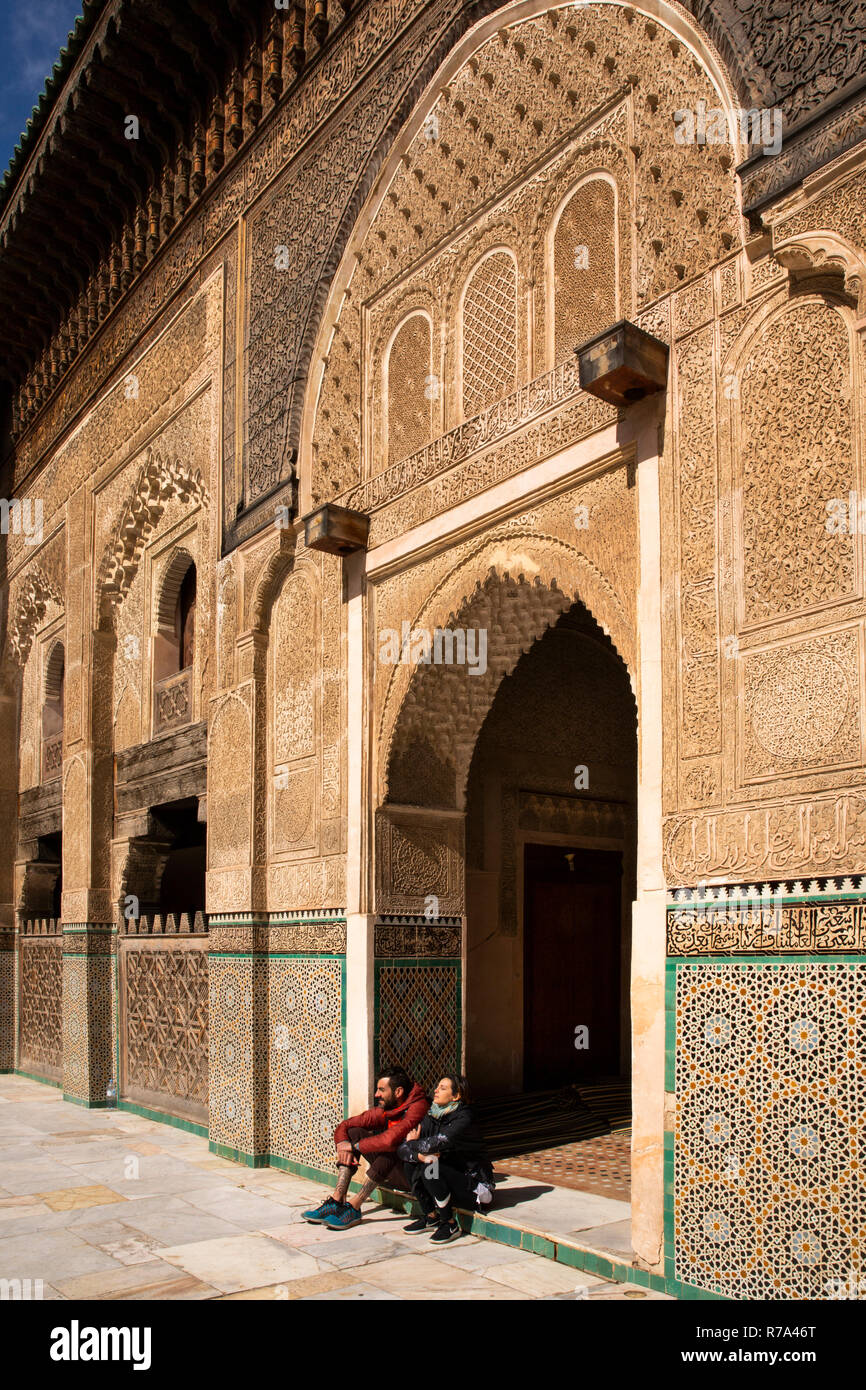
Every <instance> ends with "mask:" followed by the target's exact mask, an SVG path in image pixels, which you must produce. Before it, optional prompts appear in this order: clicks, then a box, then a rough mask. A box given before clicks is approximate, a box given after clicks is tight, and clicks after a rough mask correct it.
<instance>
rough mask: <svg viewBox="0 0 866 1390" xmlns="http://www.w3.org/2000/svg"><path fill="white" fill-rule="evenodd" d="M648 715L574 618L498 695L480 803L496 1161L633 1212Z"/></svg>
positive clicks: (486, 1046)
mask: <svg viewBox="0 0 866 1390" xmlns="http://www.w3.org/2000/svg"><path fill="white" fill-rule="evenodd" d="M636 841H637V715H636V707H635V701H634V696H633V693H632V689H631V684H630V681H629V676H628V672H627V670H626V668H625V665H624V663H623V661H622V660H621V658H620V657H619V655H618V654H617V652H616V650H615V648H614V647H613V645H612V643H611V641H610V639H609V638H608V637H607V636H606V635H605V634H604V632H603V631H602V629H601V628H600V627H599V625H598V624H597V623H596V621H595V620H594V618H593V617H592V614H591V613H590V612H589V610H588V609H587V608H586V607H584V605H583V604H581V603H575V604H573V605H572V606H571V607H570V608H568V609H567V610H566V611H565V612H564V613H563V614H562V615H561V617H560V618H559V619H558V620H557V621H556V622H555V623H554V624H553V625H552V626H550V627H548V628H547V630H546V631H545V632H544V633H543V634H542V635H541V636H539V637H537V638H536V640H535V641H534V642H533V643H532V645H531V646H530V647H529V649H528V650H527V651H526V652H524V654H523V656H522V657H521V658H520V660H519V661H518V662H517V664H516V666H515V667H514V669H513V671H512V672H511V674H509V675H507V676H505V677H504V678H503V680H502V681H501V683H500V685H499V687H498V689H497V691H496V694H495V696H494V698H493V702H492V704H491V707H490V710H489V712H488V714H487V717H486V718H485V720H484V723H483V725H482V727H481V730H480V733H479V736H478V739H477V742H476V745H475V749H474V752H473V755H472V761H471V765H470V770H469V777H468V781H467V795H466V915H467V941H466V1067H467V1073H468V1075H469V1076H470V1077H471V1079H472V1085H473V1089H474V1092H475V1095H476V1096H477V1098H478V1099H479V1101H480V1102H481V1104H482V1107H483V1109H484V1111H485V1114H486V1123H487V1128H488V1130H489V1133H490V1136H491V1141H492V1145H493V1149H494V1153H495V1155H496V1156H497V1157H498V1158H499V1159H500V1160H501V1161H502V1162H503V1163H504V1164H505V1165H506V1167H507V1169H508V1171H512V1172H516V1173H517V1172H519V1173H530V1172H531V1173H533V1175H538V1176H542V1177H548V1178H550V1180H551V1181H554V1182H556V1181H565V1182H566V1183H567V1185H568V1186H573V1187H579V1186H584V1187H588V1188H590V1190H593V1191H596V1192H598V1193H600V1194H603V1195H608V1196H617V1197H619V1198H627V1196H628V1169H629V1164H628V1147H629V1141H628V1133H629V1131H628V1126H629V1122H630V1114H631V1096H630V1071H631V1066H630V1060H631V1018H630V958H631V917H632V903H633V900H634V898H635V895H636V882H635V880H636Z"/></svg>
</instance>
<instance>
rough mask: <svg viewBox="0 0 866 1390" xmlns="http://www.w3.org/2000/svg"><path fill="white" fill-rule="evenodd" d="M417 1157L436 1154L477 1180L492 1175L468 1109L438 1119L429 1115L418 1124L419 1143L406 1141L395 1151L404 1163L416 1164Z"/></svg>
mask: <svg viewBox="0 0 866 1390" xmlns="http://www.w3.org/2000/svg"><path fill="white" fill-rule="evenodd" d="M419 1154H438V1155H439V1157H440V1158H441V1159H442V1160H443V1161H444V1162H445V1163H447V1164H448V1165H449V1166H450V1167H452V1168H459V1169H461V1170H462V1171H463V1172H466V1173H468V1172H471V1173H473V1174H478V1175H479V1176H488V1175H491V1174H492V1169H491V1166H490V1159H489V1158H488V1156H487V1150H486V1148H485V1145H484V1136H483V1134H482V1132H481V1126H480V1125H479V1123H478V1121H477V1120H476V1118H475V1115H474V1114H473V1111H472V1107H471V1106H470V1105H463V1104H460V1105H458V1106H457V1109H456V1110H451V1111H449V1112H448V1114H447V1115H440V1116H439V1117H438V1119H437V1117H436V1116H435V1115H433V1114H431V1113H430V1112H428V1113H427V1114H426V1115H425V1116H424V1119H423V1120H422V1121H421V1134H420V1137H419V1138H418V1139H411V1140H406V1141H405V1142H404V1143H402V1144H401V1145H400V1147H399V1148H398V1150H397V1156H398V1157H399V1158H401V1159H402V1160H403V1162H404V1163H417V1162H418V1155H419Z"/></svg>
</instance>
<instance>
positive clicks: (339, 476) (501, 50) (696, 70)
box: [299, 0, 742, 510]
mask: <svg viewBox="0 0 866 1390" xmlns="http://www.w3.org/2000/svg"><path fill="white" fill-rule="evenodd" d="M652 10H653V13H652V14H648V13H647V12H646V10H641V9H638V8H636V7H632V6H627V5H619V4H593V5H588V6H577V7H575V8H574V9H573V11H571V10H568V11H567V10H565V9H563V8H556V7H553V8H550V7H549V6H546V5H543V4H538V5H536V4H520V5H509V6H503V7H502V8H501V9H500V10H498V11H497V13H496V15H495V16H493V17H491V18H489V19H486V20H482V21H480V22H479V23H478V24H477V25H476V26H475V27H474V28H473V30H472V31H471V32H470V33H469V34H467V35H466V36H465V37H464V38H463V39H462V40H461V41H460V42H459V43H457V44H456V45H455V46H454V48H453V49H452V52H451V53H450V54H449V55H448V57H447V58H446V59H445V61H444V62H443V63H442V64H441V65H440V67H439V69H438V71H437V72H436V74H435V76H433V77H432V79H431V81H430V83H429V84H428V85H427V87H426V89H425V90H424V92H423V95H422V96H421V97H420V99H419V100H418V102H417V104H416V105H415V107H414V110H413V111H412V112H411V115H410V116H409V118H408V120H407V121H406V122H405V124H404V125H403V127H402V129H401V130H400V132H399V134H398V135H397V138H396V139H392V140H391V143H390V148H389V150H388V152H387V153H386V154H384V157H383V163H382V165H381V169H380V172H379V175H378V177H377V179H376V181H375V184H374V185H373V187H372V190H371V192H370V194H369V196H368V197H367V198H366V199H365V202H364V205H363V207H362V208H361V209H360V211H359V212H358V215H357V217H356V218H355V224H354V225H355V229H354V231H353V232H350V233H349V234H348V236H347V243H346V245H345V249H344V250H343V253H342V258H341V260H340V263H339V266H338V269H337V271H336V274H335V276H334V279H333V281H332V283H331V286H330V289H329V291H328V294H327V296H326V298H325V301H324V307H323V314H322V318H321V320H320V323H319V327H318V330H317V334H316V339H315V342H311V354H310V361H311V365H310V373H309V383H308V388H307V390H306V392H305V396H304V406H303V412H302V416H303V418H302V419H301V420H300V421H299V423H300V448H299V456H300V467H299V473H300V492H301V505H302V510H307V509H309V507H310V506H311V505H313V502H312V499H313V498H315V500H316V502H323V501H327V500H333V499H336V498H337V497H338V496H344V495H346V494H348V493H349V492H350V491H351V489H352V487H353V486H356V485H357V483H358V482H360V480H361V479H360V470H361V461H362V453H363V450H362V446H361V433H362V429H361V424H358V425H356V423H355V418H354V417H355V416H357V417H359V419H361V418H362V417H363V416H364V414H365V411H366V409H367V406H368V402H367V401H366V399H365V395H364V392H362V390H361V387H360V382H359V377H358V373H357V370H356V368H355V367H354V366H353V363H354V362H356V361H357V360H358V358H359V355H360V353H361V351H362V336H363V335H362V329H361V324H362V321H363V316H364V305H365V303H368V302H374V301H375V298H376V296H377V295H378V294H380V293H382V292H384V291H386V290H388V291H389V292H390V290H391V288H392V287H393V286H394V285H396V284H397V283H399V282H400V279H401V277H403V278H404V279H406V280H407V282H408V279H409V278H411V277H412V276H414V274H415V272H416V270H420V269H422V268H423V267H424V266H425V264H426V263H427V262H428V258H431V257H433V256H436V255H438V254H439V251H440V249H441V248H442V247H443V246H445V245H447V244H448V243H449V242H450V243H451V244H454V245H455V249H456V243H457V240H458V238H459V236H460V235H461V234H463V232H464V231H465V230H466V229H468V228H469V227H470V226H472V225H474V223H475V222H476V220H477V219H478V218H479V217H480V216H485V215H486V213H487V210H488V209H490V208H493V207H495V205H496V203H497V202H498V201H499V200H500V199H501V198H503V197H505V196H510V190H512V189H516V188H518V187H519V186H520V180H521V178H524V179H525V180H526V181H529V180H531V178H532V171H533V169H534V168H535V169H537V168H539V167H541V165H542V163H543V161H544V160H547V159H553V158H554V157H555V156H556V153H557V151H558V150H559V149H561V148H562V146H563V145H564V143H565V142H566V141H567V140H568V139H569V138H573V137H574V136H575V135H578V134H579V132H580V131H581V129H585V130H588V129H589V128H590V127H593V128H595V127H596V126H597V127H598V134H599V136H600V137H601V136H602V134H603V131H602V126H604V127H605V133H608V134H609V131H608V130H607V125H606V123H607V122H609V121H610V120H611V119H612V118H611V114H610V112H611V109H612V108H613V106H614V105H615V104H616V103H617V102H619V103H622V100H623V93H624V88H625V86H626V83H627V80H628V75H629V74H633V75H634V76H636V77H638V78H639V81H638V82H636V83H634V84H633V85H632V86H631V90H630V93H629V96H628V100H629V102H630V103H631V111H632V116H633V121H632V129H630V130H628V131H627V132H626V133H625V134H624V136H623V147H624V149H625V148H626V147H627V146H629V145H630V146H631V150H632V153H633V154H636V155H637V158H636V160H634V161H632V158H631V155H628V154H627V155H626V158H627V159H628V161H629V165H630V166H632V164H633V172H634V182H635V201H634V207H633V217H634V219H635V221H636V224H637V225H638V226H639V227H640V228H641V233H642V234H641V237H640V239H639V241H638V242H637V243H636V245H635V243H634V242H633V243H632V244H630V246H629V254H628V255H627V256H626V255H624V256H623V262H624V263H629V264H631V263H633V262H635V261H636V264H635V281H636V295H637V303H636V305H635V308H636V309H637V308H640V306H641V305H645V304H648V303H650V302H651V301H652V300H653V299H655V298H657V297H658V296H659V295H661V294H663V293H666V292H668V291H670V290H675V289H677V288H678V286H679V284H680V283H682V282H683V281H685V280H688V279H691V278H692V277H693V276H694V275H696V274H698V273H700V272H704V271H706V270H707V269H708V268H709V267H710V266H711V265H712V264H714V263H715V262H716V261H717V260H718V259H719V257H720V256H722V255H723V254H725V252H726V250H727V249H728V248H730V247H731V246H732V245H733V244H734V243H736V244H738V245H739V244H740V242H741V239H742V225H741V224H742V218H741V217H740V215H739V202H738V190H737V184H736V177H735V173H734V168H733V166H734V165H735V164H736V163H737V162H739V160H740V157H741V153H742V152H741V149H740V140H739V134H738V129H737V122H736V120H735V119H734V113H735V110H736V100H735V97H734V88H733V84H732V82H731V81H730V77H729V74H728V73H727V72H726V70H725V67H724V64H723V62H722V60H721V58H720V57H719V54H718V53H717V51H716V50H715V48H714V46H713V44H712V43H711V42H709V41H708V40H707V38H706V34H705V32H704V31H703V30H702V29H701V27H700V26H699V25H698V24H696V23H695V22H694V21H693V20H692V19H691V18H690V17H689V16H688V15H687V14H686V13H685V12H684V10H683V9H682V8H681V7H680V6H679V5H677V6H673V5H669V4H667V3H665V0H658V3H655V0H654V3H653V5H652ZM545 11H548V12H547V13H545ZM614 54H615V55H616V57H615V58H614V57H613V55H614ZM605 55H607V56H608V57H609V58H611V59H612V62H611V63H609V64H606V63H605ZM538 65H540V66H538ZM539 73H546V74H553V80H551V81H550V82H548V81H545V80H540V79H539ZM698 100H703V101H705V102H706V103H707V104H708V106H710V107H713V108H721V109H722V110H723V111H724V112H725V113H726V115H727V116H728V118H729V120H730V124H731V128H732V130H733V145H734V150H733V156H734V157H733V159H731V158H730V157H729V156H726V157H725V160H724V162H722V161H721V160H720V159H719V158H718V152H717V151H716V150H715V149H712V148H709V147H703V146H699V145H698V144H697V143H694V144H690V145H686V144H682V145H680V144H678V143H676V142H675V141H674V140H673V137H672V128H673V113H674V111H675V110H676V109H681V108H683V107H685V108H687V109H694V107H695V104H696V102H697V101H698ZM518 108H520V109H518ZM605 110H606V111H607V114H604V112H605ZM599 112H602V114H601V115H599V114H598V113H599ZM434 117H435V120H433V125H432V128H433V129H434V130H435V131H436V138H435V139H431V138H429V135H428V134H427V133H426V130H425V127H426V128H431V127H430V122H431V118H434ZM467 131H471V140H470V139H469V136H468V135H467ZM488 137H490V138H488ZM467 142H468V144H467ZM470 145H471V148H470V147H469V146H470ZM464 146H466V148H464ZM621 191H622V187H621ZM672 200H674V201H672ZM674 202H676V204H677V206H679V207H680V212H679V216H678V217H677V218H673V217H672V216H671V208H672V207H673V206H674ZM422 212H423V214H424V215H423V216H422V215H421V213H422ZM527 222H531V214H530V215H529V216H528V217H527ZM413 231H414V233H415V235H412V233H413ZM635 249H637V256H635ZM335 329H336V332H335ZM536 336H537V335H536ZM335 342H337V343H338V344H339V352H338V353H336V354H335V355H334V356H333V357H331V359H330V361H329V356H330V354H331V346H332V344H333V343H335ZM334 378H339V383H338V384H336V383H335V380H334ZM347 386H348V388H349V392H350V396H351V400H350V403H349V404H348V406H346V404H345V402H344V399H343V392H344V391H345V390H346V389H347ZM323 404H324V406H325V408H326V409H327V410H328V412H329V416H328V427H327V428H321V429H320V427H319V423H318V420H317V411H318V410H319V408H320V407H321V406H322V405H323ZM335 422H336V429H335V428H334V426H335Z"/></svg>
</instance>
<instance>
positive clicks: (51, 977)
mask: <svg viewBox="0 0 866 1390" xmlns="http://www.w3.org/2000/svg"><path fill="white" fill-rule="evenodd" d="M62 940H63V938H62V936H61V933H60V923H59V922H57V921H55V920H54V919H53V918H51V919H45V920H41V921H32V922H25V923H24V925H23V928H22V934H21V938H20V943H21V944H20V956H19V962H20V970H21V977H20V978H21V994H20V1004H19V1015H18V1018H19V1022H18V1029H19V1032H18V1065H19V1067H20V1069H21V1071H27V1072H31V1073H33V1074H34V1075H35V1076H47V1077H49V1078H50V1079H51V1080H56V1079H59V1077H60V1074H61V1072H62V1070H63V988H62V964H63V962H62V956H61V943H62Z"/></svg>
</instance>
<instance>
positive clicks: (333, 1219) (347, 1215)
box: [324, 1202, 361, 1231]
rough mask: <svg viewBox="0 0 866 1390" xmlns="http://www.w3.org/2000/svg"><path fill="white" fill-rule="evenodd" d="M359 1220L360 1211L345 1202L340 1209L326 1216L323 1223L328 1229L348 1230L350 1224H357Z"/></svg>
mask: <svg viewBox="0 0 866 1390" xmlns="http://www.w3.org/2000/svg"><path fill="white" fill-rule="evenodd" d="M360 1220H361V1213H360V1212H359V1211H356V1210H355V1208H354V1207H350V1206H349V1203H348V1202H347V1203H346V1205H345V1206H344V1207H343V1210H342V1211H338V1212H335V1213H334V1215H333V1216H326V1217H325V1221H324V1224H325V1225H326V1226H327V1228H328V1230H329V1231H348V1229H349V1227H350V1226H357V1224H358V1222H359V1221H360Z"/></svg>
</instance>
